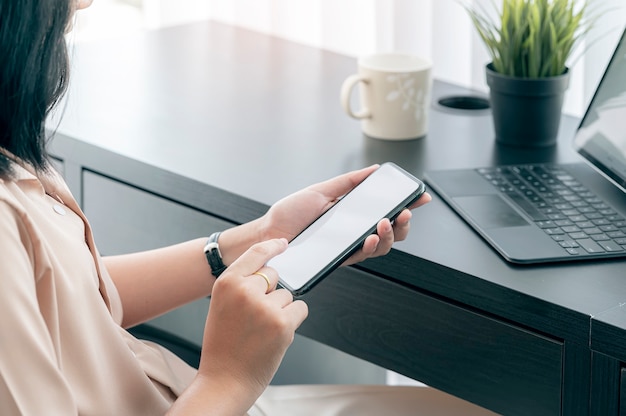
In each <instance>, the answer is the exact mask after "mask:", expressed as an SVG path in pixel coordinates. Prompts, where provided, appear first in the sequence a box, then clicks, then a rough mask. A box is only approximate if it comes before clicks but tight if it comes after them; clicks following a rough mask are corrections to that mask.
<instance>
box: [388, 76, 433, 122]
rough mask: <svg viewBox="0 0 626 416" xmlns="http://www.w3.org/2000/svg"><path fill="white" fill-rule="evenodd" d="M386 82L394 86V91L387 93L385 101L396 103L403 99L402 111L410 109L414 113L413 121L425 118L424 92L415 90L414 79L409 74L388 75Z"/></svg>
mask: <svg viewBox="0 0 626 416" xmlns="http://www.w3.org/2000/svg"><path fill="white" fill-rule="evenodd" d="M387 82H390V83H394V84H396V89H394V90H391V91H389V93H388V94H387V97H386V99H387V101H396V100H398V99H403V100H404V102H403V103H402V110H403V111H407V110H409V109H411V108H413V109H414V111H415V119H416V120H421V119H422V117H425V116H426V114H425V113H426V112H425V107H424V98H425V97H424V91H422V90H421V89H420V90H416V88H415V86H414V84H415V78H413V77H411V74H397V75H389V76H388V77H387Z"/></svg>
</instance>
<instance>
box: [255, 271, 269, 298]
mask: <svg viewBox="0 0 626 416" xmlns="http://www.w3.org/2000/svg"><path fill="white" fill-rule="evenodd" d="M252 274H256V275H257V276H261V277H262V278H263V279H265V282H266V283H267V290H266V291H265V293H268V292H269V291H270V289H271V288H272V283H271V282H270V278H269V277H267V275H266V274H265V273H261V272H258V271H257V272H254V273H252Z"/></svg>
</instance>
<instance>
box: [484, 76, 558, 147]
mask: <svg viewBox="0 0 626 416" xmlns="http://www.w3.org/2000/svg"><path fill="white" fill-rule="evenodd" d="M486 75H487V85H488V86H489V98H490V100H491V110H492V114H493V125H494V128H495V132H496V141H497V142H498V143H501V144H506V145H510V146H518V147H545V146H553V145H555V144H556V139H557V136H558V133H559V125H560V124H561V111H562V108H563V96H564V95H565V91H566V90H567V88H568V86H569V71H568V70H567V69H566V70H565V72H564V73H563V75H559V76H555V77H548V78H517V77H511V76H506V75H502V74H499V73H497V72H495V71H494V70H493V67H492V65H491V64H489V65H487V68H486Z"/></svg>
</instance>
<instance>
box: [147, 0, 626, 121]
mask: <svg viewBox="0 0 626 416" xmlns="http://www.w3.org/2000/svg"><path fill="white" fill-rule="evenodd" d="M473 1H474V2H482V3H485V4H486V5H487V6H488V7H489V5H490V3H491V0H473ZM594 1H595V3H596V6H599V7H603V8H607V9H608V8H612V7H613V8H614V9H611V11H610V12H607V13H605V14H604V15H603V16H602V18H601V20H600V22H599V23H598V24H597V25H596V28H595V29H594V32H593V33H591V34H590V36H589V37H588V39H590V40H593V39H595V38H597V37H598V36H600V37H601V39H600V41H594V42H590V43H591V45H590V46H589V48H588V49H586V51H585V54H584V55H582V59H578V60H576V62H575V63H573V65H572V67H571V73H572V78H571V84H570V88H569V89H568V93H567V96H566V102H565V108H564V111H565V112H566V113H569V114H573V115H577V116H580V115H582V113H583V111H584V109H585V107H586V105H587V103H588V101H589V99H590V98H591V96H592V94H593V91H594V90H595V87H596V85H597V83H598V81H599V79H600V77H601V75H602V72H603V70H604V68H605V66H606V63H607V62H608V59H609V58H610V55H611V52H612V51H613V48H614V47H615V44H616V42H617V40H618V37H619V35H620V34H621V31H622V29H623V28H624V25H625V23H626V7H625V6H624V5H623V0H594ZM144 8H145V9H146V12H147V14H148V15H149V21H150V25H151V26H162V25H168V24H176V23H180V22H182V21H188V20H193V19H202V18H210V19H213V20H216V21H221V22H225V23H229V24H233V25H237V26H242V27H245V28H248V29H252V30H255V31H259V32H262V33H268V34H272V35H275V36H279V37H283V38H286V39H289V40H293V41H295V42H299V43H302V44H305V45H311V46H315V47H319V48H323V49H327V50H330V51H334V52H339V53H342V54H346V55H349V56H354V57H357V56H359V55H362V54H368V53H373V52H383V51H404V52H411V53H415V54H418V55H422V56H425V57H428V58H430V59H432V60H433V62H434V68H433V73H434V76H435V77H436V78H437V79H440V80H444V81H449V82H453V83H456V84H459V85H463V86H466V87H470V88H473V89H476V90H479V91H486V90H487V87H486V84H485V80H484V66H485V64H486V63H488V61H489V57H488V55H487V52H486V50H485V48H484V46H483V45H482V43H481V41H480V39H479V38H478V36H477V35H476V33H475V30H474V28H473V27H472V25H471V22H470V20H469V18H468V16H467V14H466V12H465V10H464V9H463V7H462V6H461V4H460V3H459V1H457V0H144Z"/></svg>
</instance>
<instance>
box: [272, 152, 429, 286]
mask: <svg viewBox="0 0 626 416" xmlns="http://www.w3.org/2000/svg"><path fill="white" fill-rule="evenodd" d="M389 168H391V169H395V170H396V171H397V172H398V173H399V174H401V175H403V176H405V177H406V178H408V179H409V180H410V181H411V182H412V183H414V184H415V187H414V189H412V190H411V191H410V192H409V193H407V194H406V195H405V196H404V197H402V199H401V200H400V201H399V202H398V203H396V204H395V205H394V206H393V208H392V209H390V210H389V211H388V212H381V215H380V218H378V219H377V220H376V221H374V223H373V224H371V225H370V226H369V228H367V229H366V230H364V231H363V232H362V233H360V234H359V236H358V238H355V239H354V240H353V241H352V242H351V243H350V244H348V245H347V246H345V247H344V248H343V249H341V251H339V252H337V254H336V255H335V256H334V257H333V259H332V261H330V262H328V263H327V264H326V265H325V266H324V267H322V268H321V269H320V270H319V271H318V272H316V273H315V274H314V275H313V276H311V277H310V278H309V279H308V280H306V282H305V283H304V284H303V285H301V286H299V287H292V286H291V285H290V284H289V283H288V282H286V281H285V280H283V279H282V278H281V276H280V273H281V271H280V268H281V267H280V262H281V261H284V257H283V258H281V256H289V254H288V252H289V247H288V248H287V250H286V251H285V252H284V253H282V254H280V255H278V256H277V257H276V258H274V259H271V260H270V261H269V262H268V266H270V267H274V268H276V270H277V271H278V274H279V286H280V287H283V288H285V289H287V290H289V291H290V292H291V293H292V294H293V295H294V296H296V297H298V296H302V295H304V294H305V293H306V292H308V291H309V290H311V289H312V288H313V287H314V286H315V285H316V284H318V283H319V282H320V281H321V280H322V279H324V278H325V277H326V276H328V275H329V274H330V273H331V272H332V271H334V270H335V269H337V268H338V267H339V266H340V265H341V264H342V263H343V262H344V261H345V260H346V259H347V258H349V257H350V256H351V255H352V254H354V253H355V252H356V251H357V250H358V249H359V248H360V247H361V246H362V244H363V242H364V241H365V239H366V238H367V237H368V236H369V235H371V234H373V233H375V232H376V226H377V224H378V222H379V221H380V220H382V219H383V218H389V219H390V220H391V221H393V220H395V218H396V217H397V216H398V215H399V214H400V212H402V210H404V209H405V208H407V207H408V206H410V205H411V204H413V203H414V202H415V201H417V200H418V199H419V198H420V197H421V196H422V194H423V193H424V192H425V191H426V186H425V184H424V182H423V181H421V180H419V179H417V178H416V177H415V176H413V175H411V174H410V173H409V172H407V171H406V170H404V169H402V168H401V167H399V166H398V165H396V164H395V163H393V162H386V163H383V164H382V165H381V166H380V167H379V168H378V169H377V170H376V171H374V172H372V173H371V174H370V175H369V176H368V177H367V178H365V179H364V180H363V181H362V182H361V183H360V184H359V185H357V186H356V187H354V188H353V189H352V190H351V191H350V192H348V193H347V194H346V195H344V196H343V197H342V198H341V199H340V200H339V201H337V202H336V203H335V204H334V205H333V206H331V207H330V208H329V209H327V210H326V211H325V212H324V213H323V214H322V215H320V217H318V218H317V219H316V220H315V221H313V222H312V223H311V224H310V225H309V226H308V227H307V228H305V229H304V230H303V231H302V232H301V233H300V234H298V235H297V236H296V237H295V238H294V239H293V240H292V241H291V242H290V243H289V244H290V246H291V245H293V244H297V243H298V239H299V237H300V236H302V235H303V233H305V231H306V230H308V229H309V228H310V227H312V226H313V225H314V224H316V223H317V222H319V221H323V220H324V219H325V218H327V216H332V215H333V213H334V211H335V210H338V209H340V208H341V204H342V202H343V201H344V200H345V199H346V198H351V197H350V195H356V194H358V189H359V187H361V186H367V184H368V180H369V181H372V180H376V179H375V178H376V176H374V175H376V173H377V172H378V171H379V170H380V169H389ZM377 192H379V193H380V194H381V195H382V194H384V192H385V189H379V190H377ZM362 203H368V201H367V200H364V201H362ZM313 235H314V234H313ZM303 244H304V243H303ZM311 255H315V254H314V253H313V252H312V253H311ZM277 258H280V259H279V260H276V259H277Z"/></svg>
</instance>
